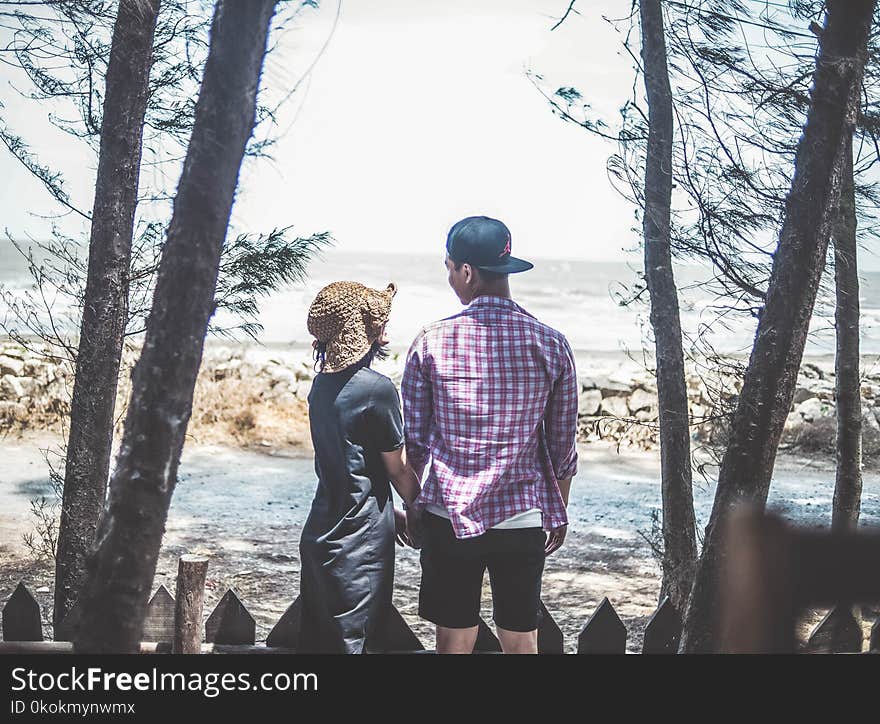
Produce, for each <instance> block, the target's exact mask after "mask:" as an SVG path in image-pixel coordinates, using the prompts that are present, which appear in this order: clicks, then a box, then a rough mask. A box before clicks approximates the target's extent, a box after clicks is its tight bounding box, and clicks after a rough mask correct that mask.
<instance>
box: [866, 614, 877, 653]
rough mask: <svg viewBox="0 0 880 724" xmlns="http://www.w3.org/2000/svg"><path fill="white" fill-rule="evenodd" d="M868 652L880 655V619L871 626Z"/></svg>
mask: <svg viewBox="0 0 880 724" xmlns="http://www.w3.org/2000/svg"><path fill="white" fill-rule="evenodd" d="M868 651H875V652H878V653H880V618H878V619H877V620H876V621H874V625H873V626H871V638H870V640H869V641H868Z"/></svg>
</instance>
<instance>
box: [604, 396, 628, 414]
mask: <svg viewBox="0 0 880 724" xmlns="http://www.w3.org/2000/svg"><path fill="white" fill-rule="evenodd" d="M599 409H600V411H601V412H602V414H603V415H608V416H610V417H629V408H628V407H627V405H626V398H625V397H621V396H613V397H605V396H603V397H602V404H601V406H600V408H599Z"/></svg>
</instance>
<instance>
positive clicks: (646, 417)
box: [636, 410, 657, 422]
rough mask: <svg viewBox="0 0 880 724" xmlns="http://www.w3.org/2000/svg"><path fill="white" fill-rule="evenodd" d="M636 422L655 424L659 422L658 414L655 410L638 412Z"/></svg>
mask: <svg viewBox="0 0 880 724" xmlns="http://www.w3.org/2000/svg"><path fill="white" fill-rule="evenodd" d="M636 420H638V421H639V422H653V421H656V420H657V413H656V411H654V410H636Z"/></svg>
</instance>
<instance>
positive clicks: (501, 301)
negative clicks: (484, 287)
mask: <svg viewBox="0 0 880 724" xmlns="http://www.w3.org/2000/svg"><path fill="white" fill-rule="evenodd" d="M489 306H493V307H507V308H509V309H519V305H518V304H517V303H516V302H514V301H513V300H512V299H508V298H507V297H496V296H494V295H489V294H481V295H480V296H479V297H476V298H474V299H472V300H471V303H470V304H469V305H468V308H470V307H489Z"/></svg>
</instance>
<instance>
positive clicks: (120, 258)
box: [53, 0, 159, 628]
mask: <svg viewBox="0 0 880 724" xmlns="http://www.w3.org/2000/svg"><path fill="white" fill-rule="evenodd" d="M158 11H159V0H121V2H120V3H119V10H118V12H117V16H116V23H115V25H114V28H113V40H112V45H111V50H110V60H109V63H108V66H107V75H106V92H105V95H104V118H103V123H102V126H101V147H100V155H99V158H98V174H97V180H96V184H95V203H94V207H93V211H92V229H91V237H90V239H89V267H88V275H87V278H86V288H85V297H84V299H83V315H82V321H81V325H80V335H79V348H78V351H77V359H76V376H75V378H74V383H73V400H72V402H71V407H70V434H69V436H68V441H67V462H66V467H65V473H64V494H63V498H62V506H61V522H60V527H59V530H58V550H57V554H56V563H55V607H54V613H53V622H54V625H55V627H56V628H57V627H58V626H59V624H60V623H61V621H62V620H63V619H64V617H65V616H66V615H67V613H68V612H69V611H70V609H71V608H72V607H73V604H74V603H75V602H76V598H77V596H78V594H79V589H80V586H81V584H82V581H83V578H84V576H85V560H86V555H87V553H88V550H89V547H90V546H91V544H92V541H93V540H94V537H95V529H96V528H97V526H98V520H99V519H100V517H101V511H102V510H103V509H104V498H105V495H106V492H107V476H108V473H109V468H110V449H111V446H112V444H113V420H114V414H113V413H114V407H115V404H116V388H117V383H118V379H119V361H120V357H121V355H122V343H123V338H124V334H125V326H126V323H127V321H128V274H129V265H130V261H131V240H132V234H133V231H134V214H135V208H136V206H137V193H138V179H139V175H140V166H141V142H142V139H143V128H144V114H145V113H146V108H147V97H148V89H149V79H150V64H151V55H152V50H153V35H154V33H155V30H156V16H157V14H158Z"/></svg>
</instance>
